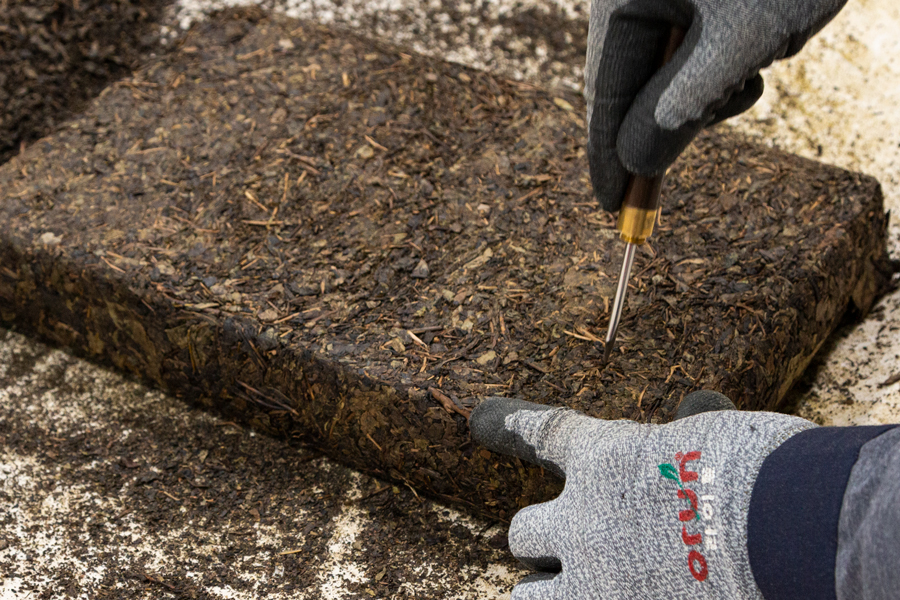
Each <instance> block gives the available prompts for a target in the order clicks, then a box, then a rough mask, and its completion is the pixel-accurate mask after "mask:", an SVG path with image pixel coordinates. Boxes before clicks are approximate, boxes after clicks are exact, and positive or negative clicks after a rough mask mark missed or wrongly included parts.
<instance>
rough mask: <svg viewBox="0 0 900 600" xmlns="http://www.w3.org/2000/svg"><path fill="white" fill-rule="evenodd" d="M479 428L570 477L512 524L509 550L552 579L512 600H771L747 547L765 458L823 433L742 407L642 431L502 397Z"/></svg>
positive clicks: (478, 432) (524, 586)
mask: <svg viewBox="0 0 900 600" xmlns="http://www.w3.org/2000/svg"><path fill="white" fill-rule="evenodd" d="M705 394H707V398H708V397H709V394H710V393H708V392H707V393H705ZM716 396H719V397H720V398H724V397H723V396H721V395H718V394H716ZM701 400H702V398H701ZM725 401H726V402H727V399H725ZM712 408H718V407H715V406H713V407H712ZM471 426H472V432H473V435H474V436H475V438H476V440H478V441H479V442H480V443H482V444H484V445H485V446H487V447H488V448H490V449H491V450H494V451H499V452H503V453H506V454H512V455H515V456H518V457H520V458H523V459H526V460H529V461H532V462H535V463H537V464H540V465H541V466H543V467H545V468H547V469H549V470H551V471H554V472H556V473H559V474H561V475H563V476H564V477H565V478H566V484H565V488H564V490H563V492H562V494H561V495H560V496H559V497H558V498H556V499H555V500H552V501H550V502H546V503H543V504H537V505H533V506H529V507H527V508H525V509H523V510H521V511H519V512H518V513H517V514H516V515H515V517H514V518H513V521H512V524H511V525H510V529H509V546H510V549H511V550H512V552H513V554H515V556H516V557H517V558H519V559H520V560H521V561H522V562H523V563H525V564H526V565H528V566H530V567H532V568H534V569H536V570H539V571H544V572H545V573H543V574H539V575H536V576H532V577H529V578H527V579H526V580H525V581H523V582H522V583H520V584H519V585H518V586H516V588H515V589H514V590H513V594H512V597H513V600H538V599H540V600H577V599H580V598H585V599H587V598H602V599H603V600H617V599H635V600H637V599H640V600H646V599H648V598H673V599H688V598H690V599H693V600H703V599H712V598H721V599H728V600H741V599H745V598H746V599H750V598H752V599H761V598H762V595H761V594H760V592H759V589H758V587H757V586H756V583H755V581H754V579H753V574H752V572H751V570H750V563H749V558H748V555H747V542H746V538H747V534H746V531H747V514H748V508H749V503H750V495H751V492H752V490H753V484H754V482H755V480H756V476H757V474H758V472H759V470H760V467H761V466H762V462H763V460H764V459H765V458H766V456H768V455H769V454H770V453H771V452H772V451H773V450H774V449H775V448H777V447H778V446H779V445H781V444H782V443H783V442H784V441H785V440H787V439H788V438H789V437H791V436H792V435H794V434H796V433H799V432H800V431H803V430H804V429H808V428H811V427H814V425H813V424H812V423H810V422H809V421H806V420H803V419H800V418H798V417H791V416H787V415H782V414H775V413H749V412H748V413H745V412H738V411H734V410H727V411H718V412H705V413H702V414H697V415H695V416H690V417H688V418H684V419H681V420H677V421H675V422H673V423H669V424H667V425H642V424H639V423H635V422H633V421H602V420H599V419H593V418H590V417H587V416H585V415H583V414H581V413H578V412H575V411H572V410H569V409H565V408H550V407H547V406H543V405H538V404H532V403H529V402H522V401H519V400H509V399H502V398H491V399H488V400H486V401H484V402H483V403H482V404H480V405H479V406H478V407H476V409H475V411H474V412H473V414H472V418H471Z"/></svg>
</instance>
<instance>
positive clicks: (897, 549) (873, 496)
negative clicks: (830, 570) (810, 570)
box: [835, 427, 900, 600]
mask: <svg viewBox="0 0 900 600" xmlns="http://www.w3.org/2000/svg"><path fill="white" fill-rule="evenodd" d="M835 579H836V581H835V586H836V588H837V597H838V600H896V599H897V598H898V597H900V427H898V428H897V429H893V430H891V431H889V432H887V433H885V434H884V435H880V436H878V437H877V438H875V439H874V440H872V441H871V442H869V443H867V444H866V445H865V446H863V447H862V449H861V450H860V452H859V460H857V461H856V465H855V466H854V467H853V472H852V473H851V474H850V481H849V482H848V483H847V491H846V492H844V506H843V508H841V522H840V526H839V528H838V553H837V567H836V570H835Z"/></svg>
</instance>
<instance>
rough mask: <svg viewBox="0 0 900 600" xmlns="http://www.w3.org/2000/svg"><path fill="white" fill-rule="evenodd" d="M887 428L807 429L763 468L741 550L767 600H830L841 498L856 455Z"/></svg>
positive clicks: (754, 494) (751, 500)
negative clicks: (746, 553)
mask: <svg viewBox="0 0 900 600" xmlns="http://www.w3.org/2000/svg"><path fill="white" fill-rule="evenodd" d="M894 427H896V426H895V425H884V426H877V427H819V428H816V429H809V430H807V431H803V432H801V433H798V434H797V435H795V436H794V437H792V438H790V439H788V440H787V441H786V442H785V443H784V444H782V445H781V446H779V447H778V448H777V449H776V450H775V451H774V452H772V454H770V455H769V456H768V457H767V458H766V460H765V461H764V462H763V465H762V469H760V472H759V475H758V476H757V479H756V483H755V484H754V487H753V493H752V495H751V497H750V512H749V515H748V518H747V550H748V553H749V558H750V567H751V569H752V571H753V576H754V578H755V579H756V583H757V585H758V586H759V589H760V591H762V594H763V596H764V597H765V599H766V600H837V595H836V591H835V564H836V557H837V552H838V527H839V522H840V518H841V507H842V505H843V501H844V492H845V490H846V489H847V483H848V481H849V479H850V475H851V471H852V470H853V467H854V465H855V464H856V461H857V459H858V458H859V455H860V449H861V448H862V447H863V446H864V445H865V444H866V443H868V442H869V441H871V440H873V439H875V438H877V437H878V436H880V435H882V434H884V433H885V432H886V431H888V430H890V429H893V428H894Z"/></svg>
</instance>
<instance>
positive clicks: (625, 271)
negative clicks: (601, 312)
mask: <svg viewBox="0 0 900 600" xmlns="http://www.w3.org/2000/svg"><path fill="white" fill-rule="evenodd" d="M636 249H637V246H636V245H635V244H628V245H626V246H625V259H624V260H623V261H622V272H621V273H620V274H619V286H618V287H617V288H616V299H615V300H614V301H613V306H612V313H611V314H610V316H609V329H608V330H607V331H606V349H605V351H604V353H603V363H604V364H605V363H607V362H609V357H610V356H611V355H612V351H613V347H614V346H615V344H616V333H617V332H618V331H619V321H620V320H621V319H622V308H623V307H624V306H625V294H626V293H627V292H628V278H629V277H631V266H632V265H633V264H634V251H635V250H636Z"/></svg>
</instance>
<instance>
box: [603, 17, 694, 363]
mask: <svg viewBox="0 0 900 600" xmlns="http://www.w3.org/2000/svg"><path fill="white" fill-rule="evenodd" d="M683 40H684V29H682V28H681V27H678V26H673V27H672V28H671V29H670V30H669V38H668V40H667V41H666V45H665V48H664V50H663V52H662V55H661V56H660V60H659V64H660V68H662V67H663V66H664V65H665V64H666V63H668V62H669V61H670V60H671V59H672V57H673V56H674V55H675V52H676V50H678V47H679V46H680V45H681V43H682V41H683ZM664 176H665V173H660V174H658V175H656V176H654V177H643V176H639V175H632V176H631V177H630V179H629V181H628V186H627V187H626V189H625V197H624V198H623V200H622V208H621V210H620V211H619V218H618V221H617V222H616V229H618V230H619V235H620V237H621V238H622V241H624V242H626V246H625V260H623V261H622V274H621V275H620V276H619V286H618V287H617V288H616V299H615V302H613V309H612V314H610V319H609V329H607V331H606V344H605V350H604V352H603V362H604V363H607V362H609V357H610V355H611V354H612V350H613V347H614V346H615V342H616V334H617V333H618V331H619V320H621V318H622V310H623V308H624V307H625V295H626V293H627V292H628V279H629V278H630V277H631V266H632V264H633V263H634V252H635V250H636V249H637V247H638V246H640V245H641V244H643V243H644V242H646V241H647V238H649V237H650V235H651V234H652V233H653V226H654V224H655V223H656V218H657V212H658V210H659V193H660V190H661V189H662V182H663V177H664Z"/></svg>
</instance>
